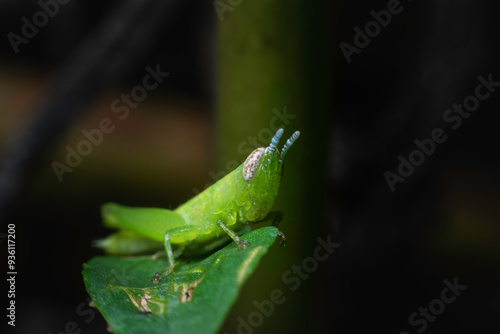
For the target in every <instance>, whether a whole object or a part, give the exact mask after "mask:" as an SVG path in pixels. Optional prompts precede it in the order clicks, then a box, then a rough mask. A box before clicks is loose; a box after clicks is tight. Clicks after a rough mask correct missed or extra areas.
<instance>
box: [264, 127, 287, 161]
mask: <svg viewBox="0 0 500 334" xmlns="http://www.w3.org/2000/svg"><path fill="white" fill-rule="evenodd" d="M281 136H283V129H279V130H278V131H276V134H275V135H274V137H273V139H271V144H269V147H268V148H267V154H268V155H269V156H271V155H273V154H274V152H275V151H276V150H277V149H278V143H279V141H280V138H281Z"/></svg>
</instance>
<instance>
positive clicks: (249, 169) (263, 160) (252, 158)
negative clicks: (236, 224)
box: [241, 129, 300, 221]
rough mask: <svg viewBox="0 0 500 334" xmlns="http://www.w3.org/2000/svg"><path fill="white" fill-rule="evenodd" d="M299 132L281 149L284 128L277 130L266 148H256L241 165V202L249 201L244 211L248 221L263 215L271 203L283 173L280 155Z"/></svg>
mask: <svg viewBox="0 0 500 334" xmlns="http://www.w3.org/2000/svg"><path fill="white" fill-rule="evenodd" d="M299 135H300V133H299V131H296V132H295V133H294V134H293V135H292V136H291V137H290V139H288V140H287V142H286V143H285V146H284V147H283V149H282V150H281V152H280V151H279V150H278V143H279V140H280V138H281V137H282V136H283V129H279V130H278V131H276V134H275V135H274V137H273V138H272V140H271V144H270V145H269V147H259V148H257V149H255V150H254V151H253V152H252V153H250V155H249V156H248V158H247V159H246V161H245V163H244V164H243V168H242V172H243V179H244V181H243V180H242V181H241V182H242V183H244V184H246V185H245V186H244V189H245V190H244V195H243V196H244V197H245V200H244V201H243V202H245V203H249V207H248V208H247V209H248V212H247V213H246V218H247V219H248V221H256V220H258V219H261V218H263V217H264V216H265V215H266V214H267V213H268V212H269V210H270V209H271V207H272V206H273V204H274V200H275V199H276V196H277V195H278V189H279V186H280V183H281V176H282V174H283V158H284V157H285V154H286V152H287V151H288V149H289V148H290V146H292V144H293V143H294V142H295V141H296V140H297V138H298V137H299Z"/></svg>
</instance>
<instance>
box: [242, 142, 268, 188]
mask: <svg viewBox="0 0 500 334" xmlns="http://www.w3.org/2000/svg"><path fill="white" fill-rule="evenodd" d="M265 151H266V149H265V148H264V147H260V148H258V149H256V150H254V151H253V152H252V153H250V155H249V156H248V158H247V159H246V160H245V163H244V164H243V178H244V179H245V181H247V182H250V181H251V180H252V179H253V177H254V175H255V172H256V171H257V168H258V167H259V164H260V162H261V160H262V157H263V156H264V153H265Z"/></svg>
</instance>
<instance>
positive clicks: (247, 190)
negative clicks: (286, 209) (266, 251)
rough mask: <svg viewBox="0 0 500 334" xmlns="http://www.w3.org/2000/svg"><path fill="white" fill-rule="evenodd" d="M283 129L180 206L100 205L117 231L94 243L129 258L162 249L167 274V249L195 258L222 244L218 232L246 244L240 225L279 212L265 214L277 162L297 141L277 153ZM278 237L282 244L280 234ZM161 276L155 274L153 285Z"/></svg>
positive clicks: (276, 180) (170, 256)
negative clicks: (172, 207) (135, 206)
mask: <svg viewBox="0 0 500 334" xmlns="http://www.w3.org/2000/svg"><path fill="white" fill-rule="evenodd" d="M282 135H283V129H279V130H278V131H277V132H276V134H275V135H274V137H273V138H272V140H271V144H270V145H269V147H267V148H264V147H260V148H257V149H255V150H254V151H253V152H252V153H251V154H250V155H249V156H248V158H247V159H246V160H245V162H244V163H242V164H241V165H240V166H238V167H237V168H236V169H235V170H234V171H232V172H231V173H229V174H228V175H226V176H225V177H223V178H222V179H220V180H219V181H218V182H216V183H215V184H213V185H212V186H210V187H209V188H207V189H205V190H204V191H203V192H201V193H200V194H198V195H197V196H195V197H193V198H192V199H190V200H189V201H187V202H186V203H184V204H182V205H181V206H179V207H178V208H177V209H175V210H167V209H158V208H132V207H125V206H121V205H118V204H115V203H106V204H104V205H103V206H102V210H101V211H102V218H103V221H104V225H105V226H107V227H109V228H112V229H118V231H117V232H114V233H113V234H111V235H110V236H108V237H107V238H105V239H103V240H99V241H97V243H96V245H97V246H98V247H101V248H103V249H104V250H105V251H106V253H108V254H121V255H134V254H141V253H149V252H153V251H158V250H162V249H164V250H165V253H166V255H167V260H168V263H169V265H168V267H167V269H166V271H165V272H164V273H163V275H168V274H169V273H170V272H171V271H172V270H173V268H174V266H175V256H174V252H173V251H172V245H175V246H176V250H177V252H176V253H177V256H178V255H180V254H187V255H189V253H190V254H201V253H204V252H207V251H209V250H212V249H214V248H215V247H218V246H220V245H221V244H222V243H223V242H227V238H225V239H224V238H219V235H220V234H221V232H224V233H225V234H227V236H229V237H230V238H231V239H233V240H234V242H235V243H236V244H237V245H238V249H245V248H247V247H248V246H249V243H248V242H247V241H244V240H242V239H241V238H240V236H239V235H238V233H237V232H235V231H240V230H241V229H242V226H243V225H244V224H253V223H258V222H262V221H268V220H272V222H273V225H275V226H278V224H279V222H280V221H281V219H282V217H283V214H282V213H281V212H278V211H273V212H270V210H271V207H272V206H273V204H274V201H275V199H276V196H277V195H278V189H279V185H280V182H281V177H282V175H283V158H284V157H285V154H286V153H287V151H288V150H289V148H290V147H291V146H292V144H293V143H294V142H295V141H296V140H297V138H298V137H299V135H300V133H299V131H296V132H295V133H294V134H293V135H292V136H291V137H290V139H288V140H287V142H286V143H285V145H284V146H283V149H282V150H281V153H280V152H279V150H278V148H277V146H278V143H279V140H280V138H281V136H282ZM278 236H279V237H280V240H281V241H284V239H285V236H284V235H283V233H281V232H279V233H278ZM161 275H162V273H156V275H155V276H154V278H153V282H154V283H158V282H159V281H160V278H161Z"/></svg>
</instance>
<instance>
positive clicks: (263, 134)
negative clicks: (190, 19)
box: [216, 0, 331, 332]
mask: <svg viewBox="0 0 500 334" xmlns="http://www.w3.org/2000/svg"><path fill="white" fill-rule="evenodd" d="M323 12H324V8H323V6H322V5H321V4H320V3H319V2H308V1H299V0H267V1H263V0H262V1H242V2H240V4H239V5H238V6H236V7H233V10H232V11H226V12H225V13H223V18H224V19H223V20H222V21H220V22H219V27H218V39H219V41H218V42H219V45H218V54H217V66H218V72H217V79H218V85H217V89H218V101H217V102H218V108H217V121H216V122H217V123H216V128H217V129H216V130H217V131H216V134H217V135H216V145H217V146H216V148H217V158H218V160H217V166H216V170H217V171H224V172H230V171H231V170H232V169H234V167H235V166H237V165H239V164H240V163H241V162H242V161H244V160H245V158H246V157H247V155H248V154H249V153H250V152H251V151H252V150H253V149H255V148H257V147H262V146H267V145H269V142H270V134H271V133H273V132H274V131H275V130H276V129H277V128H278V127H283V126H285V135H284V137H285V138H288V137H289V136H290V135H291V134H292V133H293V131H295V130H300V131H301V137H300V139H299V140H298V142H297V143H296V144H295V145H294V147H293V148H292V149H291V150H290V152H289V153H288V154H287V157H286V162H285V173H284V177H283V182H282V185H281V188H280V194H279V196H278V200H277V202H276V204H275V208H276V209H279V210H283V211H284V220H283V223H282V224H283V225H282V226H281V229H282V230H283V231H284V232H285V234H286V235H287V237H288V239H289V242H288V244H287V248H286V252H281V251H278V250H277V251H276V252H275V253H277V255H276V257H278V258H281V262H279V266H278V267H277V268H278V269H276V270H274V271H275V272H274V273H273V275H272V278H270V279H272V280H273V281H271V282H268V283H267V284H269V285H270V286H269V287H268V288H264V287H263V286H262V280H261V278H259V277H255V278H254V279H253V280H252V279H251V280H250V284H249V285H251V284H255V282H256V281H257V282H259V281H260V282H259V283H257V285H258V286H259V288H258V289H261V290H263V292H262V293H263V296H265V297H268V296H269V292H270V291H272V289H273V287H279V286H281V288H282V289H285V288H287V286H286V285H284V284H283V282H280V278H281V276H282V274H283V272H284V271H286V270H288V269H289V268H290V267H291V265H292V264H293V263H299V262H301V261H302V260H303V258H304V257H305V256H310V255H312V251H313V249H314V248H313V247H314V245H315V239H316V237H317V236H318V235H319V226H320V224H322V211H321V210H322V207H323V198H324V196H323V193H324V184H325V160H326V156H327V153H326V152H327V149H326V141H327V138H326V132H327V126H328V124H327V123H328V121H327V119H328V117H327V116H328V114H329V112H327V110H328V98H327V97H328V93H329V89H330V87H329V86H328V85H327V83H328V79H329V78H328V74H331V71H330V68H329V67H328V62H327V60H328V56H327V55H328V52H327V47H326V45H327V41H326V39H325V29H326V27H325V20H324V18H323V17H322V14H323ZM219 18H220V16H219ZM277 114H280V115H281V116H277ZM284 115H290V116H289V118H286V117H285V116H284ZM249 136H251V137H249ZM285 140H286V139H285ZM285 140H283V139H282V142H281V143H280V149H281V147H282V145H283V144H284V141H285ZM219 174H222V173H219ZM271 253H273V252H271ZM273 256H275V255H274V254H271V257H273ZM275 267H276V264H275ZM267 269H270V268H267ZM257 275H258V274H257ZM249 289H252V287H250V288H249ZM255 289H257V288H256V287H255ZM304 290H305V289H304ZM284 291H285V290H284ZM253 292H254V291H253V290H252V293H253ZM266 294H267V296H266ZM253 298H254V299H258V298H256V296H255V295H254V296H253ZM304 298H305V291H302V295H301V297H299V294H297V295H295V297H294V301H293V302H292V301H290V302H289V303H287V304H286V305H285V306H283V308H281V306H280V309H282V310H283V311H281V312H279V314H281V315H282V316H285V317H286V319H287V320H285V319H282V320H283V321H280V320H279V319H277V318H275V317H278V318H279V315H278V314H276V315H273V323H277V324H280V328H279V332H284V331H286V329H287V328H288V329H294V330H297V329H298V328H301V327H303V326H304V324H300V321H299V319H301V317H298V318H296V319H297V321H294V320H290V319H294V318H293V313H290V314H288V315H286V313H287V311H286V310H292V312H293V311H295V312H296V310H301V309H303V307H299V308H297V307H296V306H297V305H295V304H296V303H301V302H304ZM241 299H243V297H242V298H240V301H241ZM250 300H252V299H250ZM241 303H242V304H243V303H245V304H248V307H249V308H251V307H253V306H252V305H250V304H251V303H249V302H248V300H246V301H244V302H243V301H242V302H241ZM250 311H251V310H250V309H249V310H248V312H250ZM235 314H248V313H245V311H244V310H243V311H242V310H239V311H238V313H235ZM302 319H303V317H302ZM231 321H232V319H231V316H230V317H229V318H228V326H232V325H231ZM285 323H286V324H287V325H286V326H285V327H283V325H284V324H285ZM266 326H270V327H266V328H267V329H271V328H273V326H274V325H273V324H272V323H270V324H267V325H266ZM264 332H265V331H264Z"/></svg>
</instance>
